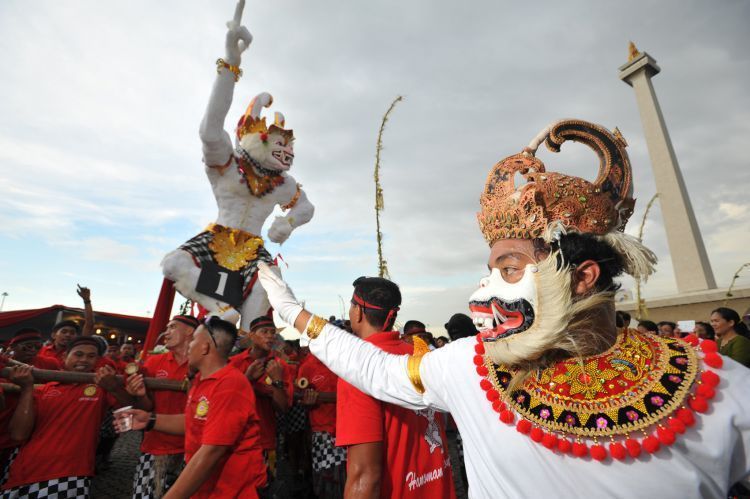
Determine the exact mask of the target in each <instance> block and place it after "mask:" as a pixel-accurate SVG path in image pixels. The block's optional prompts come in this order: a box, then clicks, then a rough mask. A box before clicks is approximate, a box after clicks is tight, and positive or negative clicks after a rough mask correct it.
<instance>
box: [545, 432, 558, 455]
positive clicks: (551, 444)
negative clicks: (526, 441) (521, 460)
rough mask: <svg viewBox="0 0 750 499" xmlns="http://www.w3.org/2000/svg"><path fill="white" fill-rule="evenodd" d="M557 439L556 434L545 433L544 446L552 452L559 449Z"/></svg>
mask: <svg viewBox="0 0 750 499" xmlns="http://www.w3.org/2000/svg"><path fill="white" fill-rule="evenodd" d="M557 440H558V439H557V437H556V436H555V434H554V433H545V434H544V438H542V445H543V446H545V447H546V448H548V449H549V450H551V451H554V450H555V448H556V447H557Z"/></svg>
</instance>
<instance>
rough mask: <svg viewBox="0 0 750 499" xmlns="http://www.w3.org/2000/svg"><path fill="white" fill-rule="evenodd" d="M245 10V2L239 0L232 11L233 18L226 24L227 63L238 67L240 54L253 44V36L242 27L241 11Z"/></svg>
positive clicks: (240, 58)
mask: <svg viewBox="0 0 750 499" xmlns="http://www.w3.org/2000/svg"><path fill="white" fill-rule="evenodd" d="M244 9H245V0H239V1H238V2H237V6H236V7H235V9H234V18H233V19H232V20H231V21H229V22H227V28H229V29H228V31H227V39H226V52H227V62H228V63H229V64H232V65H234V66H239V65H240V62H241V60H242V53H243V52H244V51H245V50H247V48H248V47H249V46H250V44H251V43H252V42H253V35H251V34H250V31H248V29H247V28H246V27H245V26H242V25H241V24H240V23H241V22H242V11H243V10H244Z"/></svg>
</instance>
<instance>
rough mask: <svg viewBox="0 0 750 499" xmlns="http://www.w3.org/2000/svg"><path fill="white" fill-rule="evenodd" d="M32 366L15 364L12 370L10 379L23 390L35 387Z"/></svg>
mask: <svg viewBox="0 0 750 499" xmlns="http://www.w3.org/2000/svg"><path fill="white" fill-rule="evenodd" d="M31 370H32V367H31V366H15V367H12V368H11V370H10V381H11V383H15V384H16V385H18V386H20V387H21V390H31V389H32V388H34V376H33V375H32V374H31Z"/></svg>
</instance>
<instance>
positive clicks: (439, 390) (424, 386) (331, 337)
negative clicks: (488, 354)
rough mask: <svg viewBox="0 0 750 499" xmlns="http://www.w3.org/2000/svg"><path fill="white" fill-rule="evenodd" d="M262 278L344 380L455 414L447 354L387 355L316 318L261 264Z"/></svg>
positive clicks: (387, 397)
mask: <svg viewBox="0 0 750 499" xmlns="http://www.w3.org/2000/svg"><path fill="white" fill-rule="evenodd" d="M258 275H259V278H260V282H261V284H262V285H263V287H264V288H265V290H266V293H267V294H268V299H269V301H270V302H271V305H272V306H273V307H274V309H275V310H276V311H277V312H278V313H279V315H280V316H281V318H282V320H284V321H286V322H287V323H290V324H294V326H295V328H297V330H298V331H301V332H302V333H303V338H305V335H306V331H307V332H310V331H312V334H310V336H314V338H312V339H311V340H310V343H309V347H310V353H312V354H313V355H315V356H316V357H317V358H318V359H320V360H321V361H322V362H323V363H324V364H325V365H326V366H328V368H329V369H330V370H331V371H333V372H334V373H336V375H338V376H339V377H341V378H342V379H343V380H345V381H347V382H348V383H350V384H352V385H354V386H355V387H356V388H357V389H359V390H361V391H363V392H365V393H367V394H368V395H371V396H372V397H375V398H376V399H378V400H382V401H384V402H388V403H391V404H396V405H399V406H402V407H406V408H409V409H424V408H427V407H434V408H436V409H438V410H442V411H448V410H449V407H448V405H447V403H446V402H445V400H446V398H447V397H446V396H445V393H444V388H445V383H443V378H442V373H444V372H445V367H447V365H448V364H446V363H445V362H443V361H444V360H446V355H444V354H443V352H441V351H440V350H436V351H434V352H431V353H429V354H425V355H424V356H422V357H417V356H412V355H394V354H389V353H386V352H384V351H382V350H380V349H379V348H377V347H376V346H374V345H372V344H370V343H367V342H365V341H362V340H361V339H359V338H357V337H356V336H354V335H351V334H349V333H347V332H346V331H344V330H343V329H339V328H337V327H335V326H333V325H331V324H328V323H325V321H323V320H322V319H320V318H317V317H316V318H314V317H313V316H312V314H310V312H308V311H306V310H304V309H303V308H302V306H301V305H299V304H298V303H297V299H296V298H295V297H294V294H292V292H291V290H290V289H289V287H288V286H287V285H286V283H285V282H284V281H283V280H282V279H281V277H279V276H278V275H277V274H276V273H275V272H274V270H272V268H271V267H269V266H268V265H266V264H264V263H260V265H259V272H258ZM311 321H312V322H311ZM441 350H446V348H443V349H441Z"/></svg>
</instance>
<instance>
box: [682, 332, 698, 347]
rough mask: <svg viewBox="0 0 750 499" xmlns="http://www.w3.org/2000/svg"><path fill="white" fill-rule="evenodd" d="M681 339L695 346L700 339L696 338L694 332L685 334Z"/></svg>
mask: <svg viewBox="0 0 750 499" xmlns="http://www.w3.org/2000/svg"><path fill="white" fill-rule="evenodd" d="M682 340H683V341H685V342H686V343H689V344H690V345H693V346H694V347H697V346H698V343H700V341H701V340H700V338H698V337H697V336H696V335H694V334H689V335H687V336H685V337H684V338H682Z"/></svg>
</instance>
